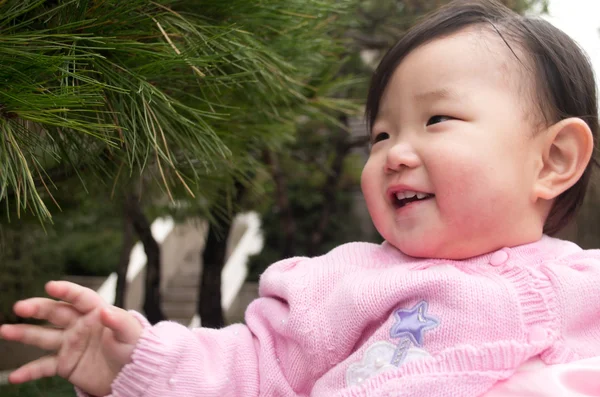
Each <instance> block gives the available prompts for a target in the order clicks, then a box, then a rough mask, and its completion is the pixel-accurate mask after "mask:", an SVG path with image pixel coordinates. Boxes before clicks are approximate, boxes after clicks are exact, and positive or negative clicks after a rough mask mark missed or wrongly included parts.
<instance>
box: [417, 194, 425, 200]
mask: <svg viewBox="0 0 600 397" xmlns="http://www.w3.org/2000/svg"><path fill="white" fill-rule="evenodd" d="M425 197H427V194H425V193H417V198H418V199H419V200H421V199H424V198H425Z"/></svg>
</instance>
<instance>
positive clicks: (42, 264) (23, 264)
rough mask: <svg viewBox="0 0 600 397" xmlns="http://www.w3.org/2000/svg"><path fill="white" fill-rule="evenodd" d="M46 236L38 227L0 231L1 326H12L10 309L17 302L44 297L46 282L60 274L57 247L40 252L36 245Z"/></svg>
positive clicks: (61, 268) (62, 261)
mask: <svg viewBox="0 0 600 397" xmlns="http://www.w3.org/2000/svg"><path fill="white" fill-rule="evenodd" d="M44 235H45V232H44V230H42V229H41V228H40V227H37V228H34V227H30V228H28V229H27V233H23V231H22V230H20V228H13V229H8V228H0V263H1V264H2V267H1V269H2V271H1V272H0V291H2V299H0V324H1V323H6V322H14V321H15V320H16V317H15V316H14V314H13V313H12V305H13V304H14V302H15V301H17V300H19V299H24V298H26V297H30V296H39V295H40V294H42V295H43V294H44V284H45V282H46V281H47V280H49V279H53V278H55V277H58V276H59V275H60V274H62V272H63V263H64V258H63V257H62V256H61V255H62V253H61V252H60V249H58V247H56V246H51V245H49V246H46V247H45V249H43V250H40V249H39V248H40V247H39V245H38V241H39V239H40V238H43V236H44Z"/></svg>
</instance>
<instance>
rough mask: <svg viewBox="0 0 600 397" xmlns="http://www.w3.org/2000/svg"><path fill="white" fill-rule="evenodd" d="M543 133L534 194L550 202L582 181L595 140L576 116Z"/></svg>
mask: <svg viewBox="0 0 600 397" xmlns="http://www.w3.org/2000/svg"><path fill="white" fill-rule="evenodd" d="M542 134H543V135H544V136H543V137H542V138H541V139H543V144H542V150H543V151H542V153H541V155H542V167H541V169H540V172H539V175H538V178H537V181H536V186H535V194H536V196H537V197H539V198H541V199H546V200H552V199H554V198H556V197H558V196H559V195H560V194H561V193H562V192H564V191H566V190H567V189H569V188H570V187H571V186H573V185H574V184H575V183H576V182H577V181H578V180H579V178H581V175H583V172H584V171H585V169H586V167H587V165H588V163H589V162H590V159H591V156H592V152H593V150H594V140H593V137H592V131H591V130H590V127H589V126H588V125H587V124H586V123H585V122H584V121H583V120H581V119H579V118H575V117H572V118H568V119H565V120H561V121H559V122H558V123H556V124H554V125H552V126H551V127H549V128H548V129H546V131H545V132H542Z"/></svg>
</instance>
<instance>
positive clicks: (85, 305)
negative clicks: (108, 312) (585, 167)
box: [46, 281, 106, 313]
mask: <svg viewBox="0 0 600 397" xmlns="http://www.w3.org/2000/svg"><path fill="white" fill-rule="evenodd" d="M46 292H48V295H50V296H52V297H54V298H57V299H60V300H63V301H65V302H68V303H70V304H72V305H73V306H74V307H75V309H76V310H78V311H79V312H81V313H89V312H91V311H92V310H94V309H97V308H99V307H104V306H106V303H105V302H104V301H103V300H102V298H101V297H100V295H98V294H97V293H96V292H94V291H92V290H91V289H89V288H85V287H82V286H81V285H78V284H75V283H71V282H68V281H50V282H49V283H47V284H46Z"/></svg>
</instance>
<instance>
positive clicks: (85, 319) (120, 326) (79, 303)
mask: <svg viewBox="0 0 600 397" xmlns="http://www.w3.org/2000/svg"><path fill="white" fill-rule="evenodd" d="M46 291H47V292H48V294H49V295H50V296H51V297H54V298H57V299H60V301H55V300H52V299H46V298H31V299H27V300H24V301H20V302H17V303H16V304H15V306H14V311H15V313H16V314H17V315H18V316H20V317H24V318H35V319H39V320H45V321H48V322H50V323H51V324H52V325H54V327H43V326H36V325H27V324H14V325H2V326H1V327H0V336H1V337H2V338H4V339H7V340H13V341H18V342H21V343H25V344H29V345H34V346H37V347H40V348H42V349H45V350H51V351H55V352H56V354H55V355H51V356H46V357H43V358H40V359H38V360H35V361H32V362H30V363H28V364H25V365H24V366H22V367H21V368H19V369H17V370H16V371H14V372H13V373H12V374H11V375H10V377H9V380H10V381H11V382H12V383H23V382H28V381H31V380H35V379H39V378H43V377H51V376H56V375H58V376H61V377H63V378H65V379H67V380H68V381H69V382H71V383H72V384H73V385H75V386H77V387H78V388H80V389H81V390H84V391H86V392H88V393H90V394H93V395H96V396H104V395H107V394H109V393H110V391H111V383H112V382H113V380H114V379H115V377H116V376H117V374H118V373H119V372H120V371H121V369H122V368H123V366H124V365H125V364H127V363H129V362H130V360H131V353H132V352H133V350H134V348H135V345H136V344H137V341H138V339H139V337H140V334H141V332H142V328H143V327H142V325H141V324H140V322H139V321H138V320H137V319H136V318H135V317H134V316H133V315H132V314H130V313H128V312H126V311H124V310H121V309H118V308H116V307H112V306H110V305H108V304H106V303H105V302H104V301H103V300H102V298H100V296H99V295H98V294H97V293H95V292H94V291H92V290H90V289H88V288H84V287H81V286H79V285H77V284H73V283H69V282H66V281H57V282H49V283H48V284H47V285H46Z"/></svg>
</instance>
